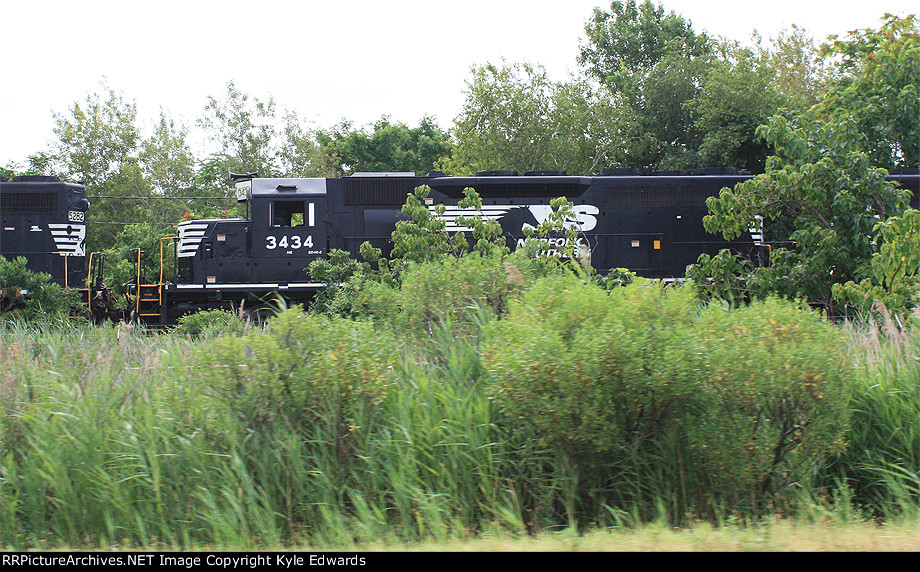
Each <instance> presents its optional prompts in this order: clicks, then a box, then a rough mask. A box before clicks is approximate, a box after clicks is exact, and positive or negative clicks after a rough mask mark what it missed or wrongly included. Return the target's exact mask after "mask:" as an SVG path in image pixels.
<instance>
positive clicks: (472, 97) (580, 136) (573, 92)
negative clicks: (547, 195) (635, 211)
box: [441, 63, 628, 174]
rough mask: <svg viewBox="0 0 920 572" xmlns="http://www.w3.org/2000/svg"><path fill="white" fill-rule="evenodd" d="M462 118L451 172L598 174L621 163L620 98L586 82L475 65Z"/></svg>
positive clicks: (447, 166)
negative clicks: (618, 105)
mask: <svg viewBox="0 0 920 572" xmlns="http://www.w3.org/2000/svg"><path fill="white" fill-rule="evenodd" d="M467 86H468V88H467V98H466V102H465V103H464V106H463V110H462V112H461V114H460V116H459V117H458V118H457V119H456V122H455V126H454V130H453V136H454V141H455V144H454V148H453V149H452V152H451V157H450V159H449V160H445V161H443V162H442V163H441V167H442V168H443V170H445V171H447V172H449V173H451V174H471V173H473V172H476V171H489V170H514V171H518V172H526V171H533V170H563V171H566V172H568V173H569V174H593V173H595V172H596V171H597V169H598V168H599V167H600V168H603V167H607V166H612V165H617V164H619V163H620V162H621V161H622V160H623V156H622V153H621V149H622V144H621V142H622V138H623V136H624V127H623V126H624V123H625V122H626V121H627V120H628V119H627V118H625V117H624V116H623V114H622V113H621V112H620V111H619V110H618V109H617V106H616V104H615V99H614V98H611V96H610V95H609V94H608V93H606V90H605V89H604V88H592V87H591V86H589V85H588V83H587V82H569V83H562V82H553V81H551V80H550V79H549V78H548V77H547V75H546V70H545V69H543V68H542V67H539V66H533V65H530V64H528V63H517V64H513V65H510V66H507V65H506V66H501V67H499V66H495V65H493V64H487V65H485V66H481V67H474V68H473V70H472V78H471V79H470V80H468V81H467Z"/></svg>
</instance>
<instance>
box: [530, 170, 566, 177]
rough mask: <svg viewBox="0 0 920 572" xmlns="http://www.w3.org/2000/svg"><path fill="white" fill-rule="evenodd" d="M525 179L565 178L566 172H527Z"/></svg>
mask: <svg viewBox="0 0 920 572" xmlns="http://www.w3.org/2000/svg"><path fill="white" fill-rule="evenodd" d="M524 176H525V177H564V176H565V171H525V172H524Z"/></svg>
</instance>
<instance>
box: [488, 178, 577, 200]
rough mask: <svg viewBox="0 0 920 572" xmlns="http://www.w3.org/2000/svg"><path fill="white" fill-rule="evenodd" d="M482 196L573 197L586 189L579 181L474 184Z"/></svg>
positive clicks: (501, 197)
mask: <svg viewBox="0 0 920 572" xmlns="http://www.w3.org/2000/svg"><path fill="white" fill-rule="evenodd" d="M472 186H473V187H474V188H475V189H476V192H477V193H479V194H480V196H482V198H496V199H508V198H516V197H546V198H551V199H555V198H558V197H566V198H572V197H577V196H579V195H581V194H582V193H583V192H584V189H583V188H582V187H580V186H579V185H578V184H577V183H531V182H527V181H524V182H520V183H488V182H484V183H478V184H475V185H472Z"/></svg>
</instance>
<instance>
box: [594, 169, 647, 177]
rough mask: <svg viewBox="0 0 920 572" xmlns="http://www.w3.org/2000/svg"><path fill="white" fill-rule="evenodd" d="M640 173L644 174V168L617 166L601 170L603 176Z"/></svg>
mask: <svg viewBox="0 0 920 572" xmlns="http://www.w3.org/2000/svg"><path fill="white" fill-rule="evenodd" d="M640 175H642V169H633V168H630V167H617V168H614V169H604V170H602V171H601V177H638V176H640Z"/></svg>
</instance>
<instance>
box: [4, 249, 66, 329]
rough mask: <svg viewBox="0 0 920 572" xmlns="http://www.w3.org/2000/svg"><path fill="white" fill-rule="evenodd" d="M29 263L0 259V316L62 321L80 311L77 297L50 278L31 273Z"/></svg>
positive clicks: (20, 258)
mask: <svg viewBox="0 0 920 572" xmlns="http://www.w3.org/2000/svg"><path fill="white" fill-rule="evenodd" d="M27 264H28V260H26V259H25V258H23V257H21V256H20V257H17V258H15V259H14V260H8V259H6V258H4V257H2V256H0V314H3V315H5V316H7V317H21V318H23V319H25V320H35V319H39V318H63V317H66V316H68V315H70V314H71V313H73V312H76V311H79V310H80V308H81V304H80V299H79V295H78V294H77V293H76V292H68V291H65V290H64V288H63V287H62V286H61V285H60V284H56V283H54V282H52V281H51V275H50V274H47V273H44V272H33V271H31V270H29V269H28V268H27V267H26V265H27Z"/></svg>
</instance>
